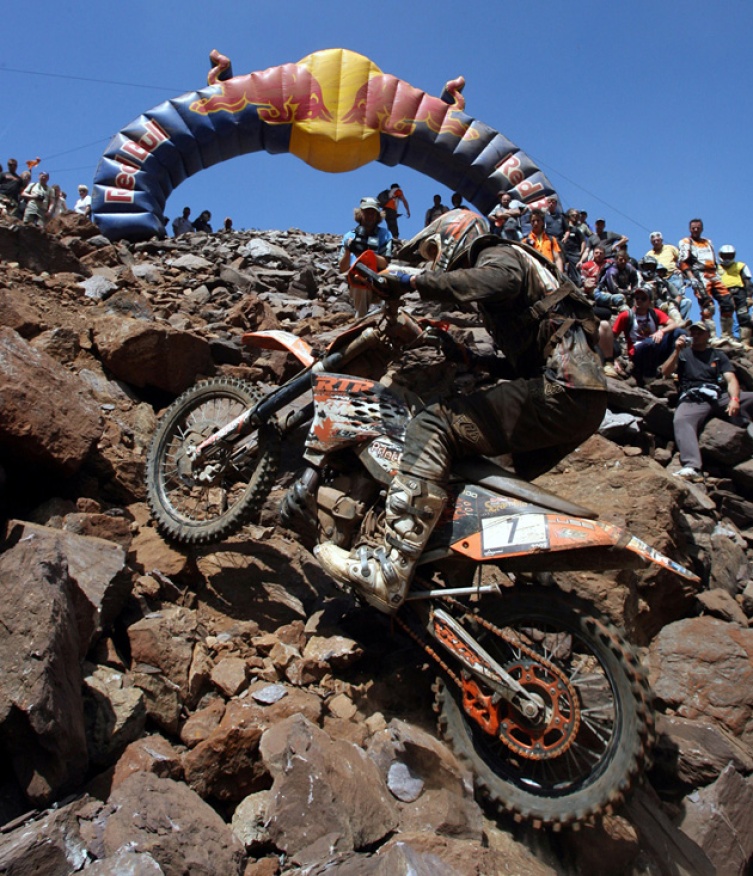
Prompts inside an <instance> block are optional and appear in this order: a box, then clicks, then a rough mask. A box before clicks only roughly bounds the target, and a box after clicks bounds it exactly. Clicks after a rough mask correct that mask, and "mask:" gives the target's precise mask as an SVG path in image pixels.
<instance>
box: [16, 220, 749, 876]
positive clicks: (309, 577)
mask: <svg viewBox="0 0 753 876" xmlns="http://www.w3.org/2000/svg"><path fill="white" fill-rule="evenodd" d="M338 243H339V240H338V239H337V238H336V237H334V236H331V235H312V234H306V233H304V232H301V231H298V230H296V229H290V230H288V231H265V232H262V231H248V232H231V233H218V234H213V235H209V234H203V233H202V234H199V233H197V234H188V235H185V236H183V237H181V238H180V239H178V240H165V241H157V240H153V241H148V242H146V243H140V244H135V245H132V244H130V245H127V244H123V243H121V244H111V243H109V242H108V241H106V240H105V239H104V238H102V237H101V236H99V235H98V234H97V230H96V228H95V227H94V226H92V225H90V223H88V222H87V221H86V220H85V219H83V217H80V216H77V215H76V214H70V215H67V216H64V217H61V218H59V219H56V220H54V221H53V222H52V223H50V225H49V226H48V228H47V230H46V232H43V231H40V230H38V229H36V228H31V227H21V228H16V229H11V228H10V227H7V226H0V403H1V404H2V410H3V416H2V418H0V501H1V502H2V514H3V533H2V535H3V542H2V547H1V548H0V577H1V578H2V581H3V602H4V605H3V610H2V624H0V665H2V667H3V672H2V674H0V703H2V705H1V706H0V751H2V755H3V756H2V758H0V763H2V767H0V824H2V825H3V826H2V827H1V828H0V873H6V872H7V873H13V874H27V873H28V874H38V873H45V874H47V873H50V874H52V873H55V874H57V873H60V874H67V873H77V872H91V873H92V874H115V873H134V874H158V873H164V874H182V873H191V874H192V876H194V874H217V873H222V874H232V873H237V874H246V876H274V874H281V873H286V874H288V873H289V874H304V873H305V874H320V873H325V872H326V873H327V874H343V876H345V874H356V873H358V874H364V876H365V874H374V876H376V874H380V876H382V874H384V876H386V874H390V876H392V874H398V873H415V874H432V876H445V874H446V876H456V874H457V876H471V874H475V876H480V874H491V873H494V874H506V873H509V874H513V873H521V872H525V873H526V874H534V876H538V874H541V876H544V874H565V873H578V874H597V873H598V874H601V873H604V872H606V871H605V864H604V861H605V860H609V861H610V862H611V863H610V868H609V872H610V873H614V874H639V873H693V874H698V873H714V872H716V873H719V874H727V873H729V874H732V873H746V872H748V869H749V866H750V861H751V859H753V821H752V820H751V812H753V805H751V803H753V778H751V776H752V775H753V694H752V693H751V691H752V690H753V659H752V658H753V630H751V618H753V580H752V579H751V561H752V560H753V524H752V523H751V521H752V520H753V513H752V512H753V461H752V460H751V453H752V452H753V439H751V437H750V436H749V435H748V434H747V432H746V431H745V430H744V429H741V428H739V427H737V426H733V425H731V424H729V423H725V422H723V421H720V420H713V421H711V422H710V423H709V424H708V426H707V427H706V429H705V430H704V432H703V435H702V439H701V447H702V450H703V454H704V464H705V466H706V468H707V471H708V472H709V474H708V476H707V477H706V479H705V481H704V482H703V483H700V484H690V483H684V482H682V481H679V480H678V479H677V478H674V477H672V472H673V471H675V470H676V469H677V468H678V467H679V463H678V460H677V457H676V453H675V448H674V445H673V441H672V407H671V403H672V401H673V400H674V396H675V395H676V390H675V386H674V384H673V382H672V381H671V380H657V381H655V382H654V383H653V384H651V385H650V386H649V387H648V388H647V389H641V388H638V387H634V386H631V385H629V384H628V383H626V382H621V381H615V380H609V409H610V413H609V415H608V417H607V418H606V419H605V421H604V424H603V426H602V429H601V434H599V435H596V436H594V437H593V438H591V439H590V440H589V441H588V442H586V443H585V444H584V445H583V446H582V447H581V448H579V449H578V450H577V451H576V452H575V453H573V454H571V456H570V457H568V458H567V459H566V460H564V461H563V462H562V463H561V464H560V465H559V466H558V467H557V469H556V470H555V471H553V472H551V473H549V474H547V475H545V476H544V477H542V478H541V479H540V481H539V482H540V483H541V484H542V485H543V486H544V487H545V488H547V489H550V490H552V491H554V492H556V493H558V494H561V495H563V496H566V497H567V498H568V499H570V500H571V501H574V502H576V503H580V504H584V505H586V506H590V507H592V508H594V509H595V510H597V511H598V512H599V514H600V516H601V518H602V519H605V520H608V521H611V522H614V523H616V524H619V525H624V526H626V527H627V528H628V529H630V530H631V531H632V532H634V533H635V534H636V535H637V536H639V537H640V538H643V539H644V540H646V541H648V542H649V543H651V544H652V545H654V546H656V547H657V548H658V549H659V550H661V551H663V552H665V553H667V554H669V555H670V556H672V557H674V558H676V559H677V560H679V561H680V562H682V563H684V564H686V565H688V566H690V567H691V568H693V569H694V571H696V572H697V573H698V574H699V575H700V576H701V578H702V583H701V584H700V585H696V586H691V585H689V584H688V583H687V582H684V581H680V580H679V579H677V578H676V577H674V576H673V575H671V574H670V573H669V572H667V571H665V570H662V569H659V568H656V567H654V568H652V569H647V570H639V571H632V570H623V571H619V572H606V573H596V572H592V573H572V572H571V573H562V574H560V575H558V576H557V578H558V581H559V582H560V585H561V586H562V587H563V588H564V589H566V590H571V591H573V592H576V593H581V594H583V595H585V596H587V597H588V598H589V599H591V600H593V601H594V602H595V603H596V604H597V605H598V606H599V607H600V608H601V609H602V610H603V611H605V612H607V613H608V614H610V615H611V616H612V617H613V618H614V619H615V620H616V621H617V622H618V623H620V624H622V625H623V626H624V627H625V629H626V630H627V631H628V633H629V635H630V637H631V638H632V639H633V641H634V642H636V643H637V644H638V645H639V646H641V647H642V648H643V649H644V655H645V661H646V663H647V665H648V666H649V668H650V673H651V682H652V686H653V690H654V693H655V696H656V706H657V711H658V730H659V734H658V742H657V745H656V750H655V761H654V765H653V767H652V769H651V771H650V773H649V774H648V775H647V776H646V777H645V782H644V783H643V785H642V786H641V787H639V788H638V789H637V790H636V791H635V793H634V794H633V795H631V797H630V799H629V800H628V802H627V804H626V806H625V807H623V810H621V811H620V812H618V813H616V814H615V815H611V816H608V817H607V818H605V819H604V820H603V821H602V822H601V823H599V824H595V825H585V826H584V827H583V828H582V829H581V830H580V831H578V832H563V833H560V834H556V833H547V832H534V831H533V830H532V829H530V828H528V827H526V826H525V825H517V824H515V823H514V822H513V821H512V819H505V818H504V817H501V818H492V817H491V813H490V812H488V811H487V810H485V808H484V806H483V804H482V803H481V802H480V801H478V800H477V799H475V798H474V794H473V789H472V780H471V776H470V775H469V774H468V772H467V769H466V767H465V766H464V765H463V764H462V763H460V762H459V761H458V760H457V758H456V757H455V756H454V755H453V753H452V752H451V750H450V749H449V748H448V747H447V746H446V745H445V744H444V743H443V742H441V741H439V740H438V739H437V737H436V735H435V734H434V727H433V720H434V718H433V714H432V709H431V690H430V687H431V680H432V673H431V668H430V667H427V666H425V665H424V662H423V660H422V657H421V655H420V654H416V653H414V652H412V651H411V650H410V647H409V645H408V643H406V642H404V641H403V640H401V639H399V638H394V637H393V636H392V633H391V631H390V629H389V623H388V622H387V621H386V620H385V619H384V618H382V617H376V616H375V613H374V612H373V611H371V610H367V609H365V608H362V607H359V606H358V605H357V604H356V603H354V602H352V601H351V600H349V599H347V598H346V597H345V596H344V595H343V594H342V593H340V592H339V591H337V590H336V589H335V588H334V587H333V586H332V585H331V583H330V582H329V581H328V580H327V578H326V577H325V576H324V575H323V573H322V572H321V571H320V570H319V568H318V566H317V564H316V562H315V561H314V559H313V557H312V556H311V555H310V554H309V552H308V551H307V550H306V549H305V548H304V547H303V546H301V545H300V544H299V543H298V542H297V541H296V539H295V537H294V535H293V533H290V532H287V531H286V530H284V529H282V528H281V527H280V525H279V519H278V515H277V507H278V504H279V500H280V499H281V498H282V495H283V491H284V488H285V486H286V485H287V483H289V482H290V479H291V478H292V476H293V474H294V472H295V467H296V465H297V462H298V460H297V459H296V458H293V457H291V458H290V459H288V460H285V461H284V465H283V467H282V471H281V476H280V481H279V483H278V485H277V488H276V489H275V490H274V491H273V494H272V496H271V497H270V499H269V501H268V503H267V505H266V506H265V507H264V509H263V510H262V513H261V516H260V518H259V520H258V522H257V523H256V524H255V525H252V526H249V527H248V528H247V530H246V531H245V532H244V533H242V534H240V535H238V536H236V537H234V538H232V539H230V540H229V541H228V542H227V543H226V544H223V545H222V546H220V547H215V548H212V549H206V550H204V551H201V552H188V551H181V550H177V549H175V548H173V547H171V546H170V545H168V544H166V543H165V542H164V541H163V540H162V539H161V538H160V537H159V535H158V534H157V532H156V529H155V528H154V527H153V525H152V524H151V522H150V520H149V515H148V511H147V508H146V504H145V491H144V474H143V464H144V458H145V453H146V449H147V447H148V444H149V440H150V437H151V434H152V432H153V430H154V427H155V423H156V422H157V417H158V416H159V413H160V411H161V410H162V409H164V408H165V407H166V406H167V405H168V404H169V403H170V402H171V401H172V399H173V398H174V397H175V396H176V395H178V394H179V393H180V392H181V391H183V390H184V389H185V388H187V387H188V386H190V385H191V384H193V382H194V381H195V380H197V379H199V378H201V377H206V376H211V375H228V376H234V377H240V378H243V379H247V380H250V381H262V382H270V383H274V382H277V381H279V380H281V379H284V378H286V377H287V376H289V375H290V374H292V373H293V370H292V369H293V368H294V367H295V366H294V365H293V363H291V362H289V361H288V360H287V358H286V357H285V356H284V354H282V353H276V352H261V351H250V350H248V349H246V348H244V346H243V345H242V344H241V341H240V338H241V335H242V333H243V332H244V331H248V330H261V329H271V328H287V329H290V330H294V331H296V332H297V333H299V334H301V335H304V336H306V337H307V339H309V340H310V341H314V342H316V340H317V339H318V338H319V337H320V336H322V335H323V334H325V333H326V332H327V331H330V330H332V329H333V328H335V327H337V326H341V325H344V324H346V323H347V322H348V321H350V320H351V319H352V314H353V310H352V307H351V305H350V302H349V298H348V292H347V287H346V284H345V283H344V281H343V278H342V277H341V276H340V275H339V274H338V272H337V269H336V259H335V253H336V251H337V247H338ZM414 303H415V302H414ZM446 316H448V317H449V318H450V320H451V322H452V323H453V324H454V326H455V328H454V331H455V333H456V334H457V336H458V338H459V339H462V340H465V341H468V342H470V343H471V344H473V345H475V347H476V348H477V349H478V350H480V351H482V352H484V351H485V350H486V348H488V338H487V337H486V335H485V333H484V331H483V329H481V328H480V327H479V326H477V325H476V324H475V321H474V320H473V318H472V316H470V315H469V314H467V313H466V314H459V313H458V314H446ZM729 355H730V356H731V358H732V359H733V361H734V362H735V365H736V367H737V371H738V375H739V378H740V382H741V385H742V387H743V388H744V389H748V390H750V389H753V357H751V356H750V355H749V354H748V353H746V352H744V351H741V350H733V351H730V352H729ZM424 364H426V363H424ZM419 365H420V363H419ZM434 367H435V366H434V365H433V364H432V365H431V368H434ZM431 368H429V367H428V366H426V367H425V368H424V370H425V371H426V373H427V374H428V373H431V374H433V373H434V372H433V371H431ZM420 370H421V369H420V367H419V371H420Z"/></svg>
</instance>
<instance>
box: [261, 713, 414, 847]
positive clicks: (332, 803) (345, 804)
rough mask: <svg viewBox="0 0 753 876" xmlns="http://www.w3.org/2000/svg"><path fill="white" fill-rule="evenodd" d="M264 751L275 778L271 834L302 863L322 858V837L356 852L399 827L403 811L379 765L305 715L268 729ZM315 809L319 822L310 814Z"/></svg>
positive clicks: (270, 808)
mask: <svg viewBox="0 0 753 876" xmlns="http://www.w3.org/2000/svg"><path fill="white" fill-rule="evenodd" d="M260 752H261V756H262V758H263V760H264V763H265V765H266V767H267V768H268V769H269V771H270V773H271V774H272V776H273V777H274V784H273V786H272V796H273V800H272V802H271V803H270V806H269V808H268V810H267V816H268V830H269V834H270V836H271V837H272V839H273V841H274V843H275V845H276V846H277V847H278V848H280V849H283V850H284V851H286V852H287V853H288V854H290V855H295V856H296V859H297V860H299V861H300V862H302V863H303V862H305V861H306V860H309V861H310V860H315V859H316V844H317V841H322V840H325V839H326V841H327V842H328V843H329V846H330V848H331V851H332V852H335V851H336V852H343V851H350V850H353V849H361V848H364V847H365V846H369V845H371V844H372V843H375V842H377V841H378V840H380V839H382V838H383V837H384V836H386V834H388V833H389V832H390V831H391V830H394V828H395V827H396V825H397V820H398V818H397V811H396V808H395V806H394V804H393V803H392V801H391V799H390V795H389V792H388V791H387V788H386V787H385V785H384V782H383V781H382V780H381V778H380V776H379V773H378V771H377V769H376V766H374V765H373V763H372V762H371V761H370V760H369V759H368V757H367V756H366V755H365V754H364V753H363V751H361V750H360V749H358V748H355V747H354V746H352V745H349V744H348V743H342V742H333V741H332V740H331V739H330V738H329V737H328V736H327V735H326V734H325V733H324V732H323V731H321V730H319V729H318V728H316V727H315V726H314V725H313V724H311V723H310V722H309V721H307V720H306V719H305V718H304V717H303V716H301V715H294V716H292V717H290V718H288V719H286V720H284V721H282V722H280V723H279V724H275V725H274V726H273V727H271V728H270V729H269V730H267V731H265V733H264V736H263V738H262V742H261V746H260ZM355 776H358V777H359V778H358V781H354V777H355ZM312 810H313V811H316V812H317V819H316V822H312V821H311V819H309V818H307V813H308V812H310V811H312Z"/></svg>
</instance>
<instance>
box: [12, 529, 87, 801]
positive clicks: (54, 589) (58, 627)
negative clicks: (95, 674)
mask: <svg viewBox="0 0 753 876" xmlns="http://www.w3.org/2000/svg"><path fill="white" fill-rule="evenodd" d="M0 581H2V582H3V622H2V626H1V627H0V629H1V630H2V633H1V634H0V666H2V672H1V673H0V748H1V749H2V750H3V752H4V756H5V760H6V763H9V764H10V766H11V767H12V769H13V771H14V773H15V775H16V778H17V780H18V782H19V784H20V786H21V787H22V788H23V790H24V792H25V793H26V795H27V797H28V798H29V800H31V801H32V802H34V803H42V804H44V803H46V802H49V801H50V800H51V799H52V797H53V796H54V795H55V794H56V793H59V792H61V791H62V790H64V789H65V788H67V787H70V786H71V785H72V784H73V783H74V782H76V781H78V780H80V779H81V778H82V777H83V774H84V772H85V770H86V768H87V764H88V756H87V747H86V737H85V733H84V708H83V699H82V696H81V665H80V659H81V655H82V651H83V648H82V642H81V639H80V636H79V624H78V623H77V618H76V604H77V601H78V599H79V591H78V590H77V588H76V586H75V583H74V582H73V580H72V579H71V577H70V575H69V573H68V567H67V563H66V560H65V554H64V553H63V551H62V550H61V546H60V544H59V542H55V541H54V540H50V539H46V540H40V539H36V538H33V537H32V538H27V539H26V540H25V541H20V542H18V543H17V544H14V545H13V546H12V547H10V548H8V549H6V550H5V552H4V553H3V554H1V555H0Z"/></svg>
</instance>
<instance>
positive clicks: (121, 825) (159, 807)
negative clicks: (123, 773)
mask: <svg viewBox="0 0 753 876" xmlns="http://www.w3.org/2000/svg"><path fill="white" fill-rule="evenodd" d="M102 819H103V821H104V835H103V846H104V851H105V854H106V855H114V854H116V853H117V852H118V851H119V850H120V849H122V848H123V847H127V848H129V849H131V850H133V851H135V852H141V853H148V854H150V855H151V856H152V857H153V858H154V860H155V861H157V863H158V864H159V865H160V867H162V870H163V871H164V873H165V876H184V874H186V873H190V874H191V876H217V874H219V873H222V874H223V876H225V874H227V876H233V874H240V873H241V872H242V867H243V861H244V858H245V855H244V852H243V848H242V846H241V844H240V842H239V841H238V840H237V839H236V838H235V836H234V835H233V833H232V831H231V830H230V828H229V827H228V826H227V825H226V824H225V822H224V821H223V820H222V819H221V818H220V816H219V815H218V814H217V813H216V812H215V811H214V810H213V809H212V808H211V807H210V806H208V805H207V804H206V803H204V802H203V801H202V800H201V798H200V797H198V796H197V795H196V794H195V793H194V792H193V791H192V790H191V789H190V788H187V787H186V786H185V785H183V784H181V783H179V782H174V781H172V779H160V778H157V777H156V776H154V775H152V774H151V773H144V772H138V773H134V774H133V775H131V776H129V777H128V778H127V779H126V780H125V781H124V782H123V783H122V784H121V785H120V786H119V787H118V788H116V789H115V791H113V793H112V794H111V795H110V799H109V801H108V806H107V807H106V809H105V810H104V811H103V814H102Z"/></svg>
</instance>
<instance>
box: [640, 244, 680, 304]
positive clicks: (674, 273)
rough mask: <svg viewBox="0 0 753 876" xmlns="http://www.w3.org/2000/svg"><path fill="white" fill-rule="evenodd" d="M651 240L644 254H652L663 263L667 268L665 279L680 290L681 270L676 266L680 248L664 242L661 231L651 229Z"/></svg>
mask: <svg viewBox="0 0 753 876" xmlns="http://www.w3.org/2000/svg"><path fill="white" fill-rule="evenodd" d="M649 240H650V241H651V249H650V250H649V251H648V252H647V253H646V256H652V257H653V258H655V259H656V261H657V262H658V263H659V264H660V265H664V266H665V267H666V269H667V280H668V281H669V282H670V283H671V284H672V285H673V286H674V287H675V288H676V289H677V291H678V292H681V291H682V289H683V287H684V282H683V277H682V272H681V271H680V268H679V267H678V263H679V260H680V250H679V249H677V247H676V246H672V244H671V243H664V235H663V234H662V233H661V231H652V232H651V235H650V236H649Z"/></svg>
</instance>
